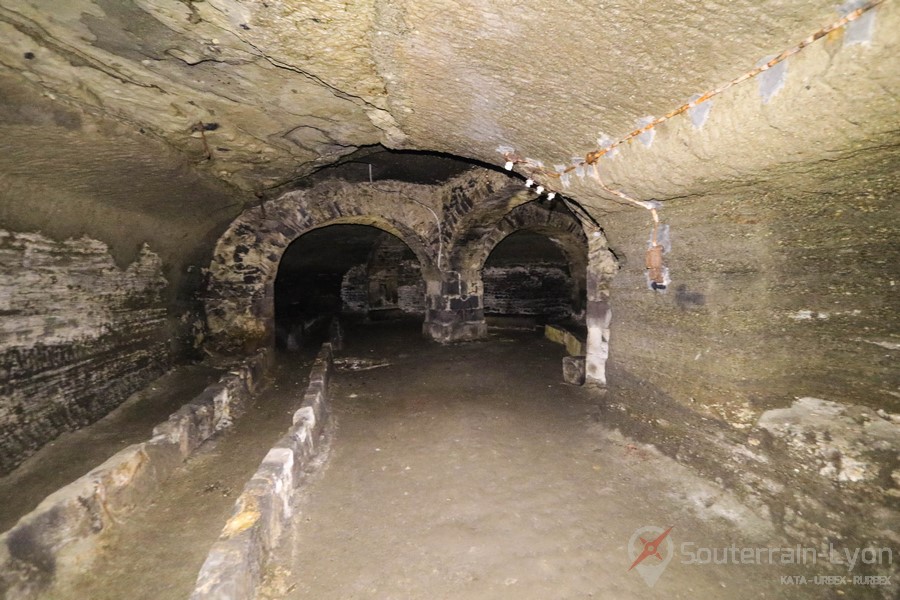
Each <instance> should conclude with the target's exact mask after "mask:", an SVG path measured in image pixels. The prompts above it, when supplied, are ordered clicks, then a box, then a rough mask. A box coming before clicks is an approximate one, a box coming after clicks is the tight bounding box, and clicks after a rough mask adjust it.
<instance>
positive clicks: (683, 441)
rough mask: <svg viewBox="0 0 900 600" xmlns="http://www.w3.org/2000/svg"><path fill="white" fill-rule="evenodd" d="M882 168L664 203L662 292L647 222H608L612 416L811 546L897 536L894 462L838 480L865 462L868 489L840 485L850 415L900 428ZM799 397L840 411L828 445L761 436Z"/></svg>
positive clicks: (862, 165) (892, 255)
mask: <svg viewBox="0 0 900 600" xmlns="http://www.w3.org/2000/svg"><path fill="white" fill-rule="evenodd" d="M883 159H884V157H883V156H881V155H879V154H877V152H868V153H867V152H861V153H859V154H858V155H857V157H856V158H855V159H854V161H853V163H852V164H835V165H834V173H835V174H836V176H835V177H833V178H830V179H822V178H819V177H818V176H805V175H804V174H802V173H797V172H793V173H787V174H785V175H784V177H782V178H781V179H780V180H777V181H776V182H775V183H774V184H773V185H772V186H771V187H768V188H762V187H757V188H752V189H747V188H743V187H737V188H734V189H731V190H723V192H722V193H721V194H718V195H715V196H704V197H696V198H688V199H683V200H679V201H677V202H676V201H673V202H671V203H668V204H667V205H666V207H665V209H664V210H663V211H662V215H663V220H664V223H665V224H666V225H667V226H668V227H669V230H668V236H667V237H668V238H669V240H670V242H671V244H670V251H669V252H668V253H667V254H666V255H665V259H666V263H667V265H668V266H669V268H670V271H671V277H672V283H671V285H670V286H669V287H668V289H667V290H665V291H664V292H659V291H652V290H650V289H649V287H648V281H647V278H646V276H645V273H644V253H645V251H646V249H647V243H648V241H649V237H650V218H649V216H648V215H647V214H646V211H641V210H637V211H636V212H633V213H622V214H619V215H617V216H616V218H615V219H610V220H609V221H608V222H606V223H604V226H605V230H606V233H607V235H608V236H609V239H610V245H611V247H612V249H613V250H614V251H615V252H616V254H617V256H618V257H619V258H620V260H622V261H624V264H623V268H622V270H621V271H620V272H619V273H618V275H617V276H616V277H615V278H614V279H613V281H612V296H611V302H612V312H613V319H612V332H611V341H610V355H609V363H608V370H609V375H608V381H609V396H608V402H607V405H606V408H607V409H608V412H607V418H608V419H609V420H610V422H612V423H615V424H618V425H620V426H622V427H623V428H624V429H626V430H627V431H628V432H630V433H632V434H634V435H637V436H638V437H640V438H641V439H644V440H646V441H649V442H651V443H654V444H656V445H658V446H659V447H660V448H661V449H663V450H664V451H665V452H667V453H669V454H671V455H673V456H675V457H677V458H678V459H679V460H682V461H684V462H686V463H688V464H691V465H693V466H695V467H697V468H698V469H700V470H701V471H703V472H704V473H705V474H706V475H708V476H709V477H710V478H715V479H718V480H719V481H721V482H722V483H723V484H724V485H726V486H727V487H730V488H733V489H736V490H738V491H740V492H742V493H743V494H744V495H745V497H747V498H749V499H751V501H755V502H757V503H758V504H759V505H760V506H762V507H763V508H764V509H765V510H767V511H769V512H770V513H771V515H772V517H773V519H774V520H775V521H776V522H778V523H780V524H782V525H783V527H784V528H785V530H786V531H789V532H791V533H794V534H795V535H797V536H801V537H802V536H804V535H807V536H808V535H810V534H811V533H812V534H816V535H832V534H834V533H835V532H839V533H841V534H842V535H845V536H850V537H849V538H848V539H857V540H860V539H861V540H867V539H874V540H879V539H880V540H884V539H885V535H886V532H890V531H894V532H896V531H898V529H897V525H898V524H897V523H896V518H897V515H898V514H900V513H898V512H897V510H896V508H897V498H898V497H900V471H898V470H897V469H898V465H900V463H898V458H900V457H898V453H897V448H896V446H894V447H893V448H891V447H890V445H888V447H887V448H884V447H875V446H872V447H870V448H868V449H866V450H865V452H863V451H857V450H854V451H853V452H852V454H847V455H846V456H845V457H844V462H845V464H844V465H843V467H849V466H850V465H851V462H850V461H851V460H853V461H863V462H868V464H867V465H865V466H864V471H865V472H866V473H868V476H866V477H864V478H861V479H858V480H857V481H853V480H852V479H851V478H849V477H847V476H844V477H841V476H840V473H841V472H843V471H845V470H846V469H843V468H842V466H841V451H840V448H841V446H842V445H844V442H843V441H841V440H840V439H839V438H840V437H841V435H842V434H839V431H840V430H845V429H846V426H845V421H847V420H848V418H847V417H846V415H857V417H858V421H859V423H860V428H861V427H862V424H863V420H865V419H869V418H872V419H875V420H878V419H885V422H886V424H885V425H882V427H888V426H890V427H894V428H896V427H898V426H900V425H897V424H896V423H895V422H894V421H892V420H891V417H890V413H897V412H900V371H898V370H897V368H896V364H897V359H898V352H900V321H898V315H900V301H898V292H897V286H898V285H900V271H898V265H900V246H898V244H897V243H896V239H895V238H896V231H897V226H898V214H897V211H896V202H897V189H898V186H897V183H898V182H897V177H896V175H886V174H890V173H894V174H895V173H896V172H897V164H898V163H897V157H896V153H894V157H893V158H892V159H890V160H887V161H886V162H885V161H884V160H883ZM847 172H852V173H855V175H854V176H853V177H852V178H846V177H841V176H840V175H839V174H840V173H847ZM664 237H665V236H664ZM801 397H815V398H819V399H822V400H824V401H826V402H833V403H837V404H838V405H839V407H841V410H831V411H830V414H831V415H833V419H832V421H833V422H832V426H831V428H830V430H831V431H830V432H829V427H827V426H825V427H821V426H819V427H818V429H817V430H813V429H810V430H809V431H801V434H799V435H798V436H797V437H795V438H790V439H789V441H788V442H785V441H783V440H780V439H778V437H777V436H773V435H770V434H769V433H767V432H766V430H764V429H763V428H761V427H759V426H758V422H759V420H760V418H761V416H762V415H763V414H764V413H765V412H766V411H769V410H777V409H785V408H787V407H789V406H791V405H792V403H793V401H794V400H795V399H796V398H801ZM877 411H881V412H880V413H878V414H879V415H883V416H878V417H874V415H875V414H876V413H877ZM845 413H846V415H845ZM771 415H772V413H770V415H769V417H771ZM823 419H824V421H822V420H818V421H816V422H817V423H819V424H821V423H822V422H828V420H829V417H828V416H827V415H826V416H825V417H823ZM769 429H772V427H770V428H769ZM800 430H804V427H800ZM789 437H790V436H789ZM831 437H834V440H833V441H829V440H831ZM858 437H859V438H860V439H865V437H866V436H865V435H863V434H862V429H860V435H859V436H858ZM875 442H876V440H875V439H874V438H872V443H873V444H874V443H875ZM854 443H855V441H854ZM797 444H799V445H800V446H803V447H805V448H806V450H808V452H798V451H795V450H796V449H794V450H792V449H791V445H797ZM863 455H865V458H860V457H861V456H863ZM811 457H815V458H814V459H811ZM829 464H831V467H829ZM832 475H833V476H832ZM889 507H893V508H892V509H891V508H889ZM866 536H872V537H871V538H867V537H866ZM896 542H897V540H893V541H892V543H896Z"/></svg>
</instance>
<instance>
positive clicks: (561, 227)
mask: <svg viewBox="0 0 900 600" xmlns="http://www.w3.org/2000/svg"><path fill="white" fill-rule="evenodd" d="M516 231H532V232H534V233H539V234H541V235H544V236H546V237H547V238H549V239H550V241H551V242H553V243H554V244H555V245H556V247H557V248H559V249H560V250H561V251H562V253H563V256H565V257H566V260H567V261H568V263H569V272H570V274H571V276H572V278H573V280H574V281H575V283H576V290H579V291H580V290H583V289H584V285H585V279H586V273H587V261H588V259H587V255H588V242H587V237H586V236H585V234H584V230H583V229H582V227H581V223H579V222H578V221H577V220H576V219H575V218H574V217H572V216H571V215H570V214H569V213H564V212H557V211H554V212H549V211H548V210H547V209H546V208H544V207H542V206H540V205H538V204H536V203H534V202H532V203H529V204H523V205H521V206H518V207H517V208H514V209H512V210H511V211H509V212H508V213H507V214H506V215H505V216H504V217H503V218H502V219H500V220H499V222H497V223H495V224H494V225H493V226H492V227H490V228H487V229H480V230H479V231H477V232H471V233H470V234H469V236H468V237H467V238H463V239H464V240H465V242H464V243H463V244H461V245H458V246H456V247H454V248H452V249H451V254H450V261H451V265H453V266H454V267H455V268H456V269H457V270H459V271H464V272H480V271H481V270H482V269H483V268H484V263H485V261H486V260H487V258H488V256H489V255H490V253H491V252H492V251H493V250H494V248H496V247H497V244H499V243H500V242H502V241H503V240H504V239H505V238H506V237H507V236H508V235H510V234H512V233H515V232H516ZM478 232H480V233H481V235H480V236H479V237H474V236H473V235H472V234H473V233H478Z"/></svg>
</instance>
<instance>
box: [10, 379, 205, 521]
mask: <svg viewBox="0 0 900 600" xmlns="http://www.w3.org/2000/svg"><path fill="white" fill-rule="evenodd" d="M220 373H221V369H219V368H215V367H211V366H208V365H203V364H198V365H183V366H180V367H177V368H175V369H172V370H171V371H169V372H168V373H166V374H165V375H163V376H162V377H159V378H157V379H156V380H154V381H153V382H152V383H151V384H150V385H148V386H147V387H145V388H143V389H142V390H140V391H138V392H135V393H134V394H132V395H131V396H130V397H129V398H128V399H127V400H126V401H125V402H123V403H122V405H121V406H119V407H118V408H117V409H115V410H114V411H112V412H111V413H109V414H108V415H107V416H105V417H104V418H102V419H100V420H99V421H97V422H96V423H94V424H93V425H89V426H88V427H84V428H82V429H79V430H78V431H73V432H70V433H64V434H62V435H61V436H59V437H58V438H56V439H55V440H54V441H52V442H50V443H49V444H47V445H46V446H44V447H43V448H41V449H40V450H39V451H38V452H37V453H36V454H34V455H33V456H31V457H30V458H29V459H28V460H26V461H25V462H24V463H22V465H20V466H19V467H18V468H17V469H16V470H15V471H13V472H12V473H10V474H9V475H7V476H5V477H2V478H0V531H6V530H7V529H9V528H10V527H12V526H13V525H15V524H16V521H18V520H19V519H20V518H21V517H22V516H23V515H25V514H26V513H28V512H29V511H31V510H32V509H34V507H36V506H37V505H38V504H39V503H40V502H41V500H43V499H44V498H46V497H47V496H49V495H50V494H51V493H53V492H55V491H56V490H58V489H59V488H61V487H63V486H64V485H66V484H68V483H71V482H72V481H74V480H76V479H78V478H79V477H81V476H82V475H85V474H86V473H87V472H88V471H90V470H91V469H93V468H94V467H96V466H98V465H100V464H101V463H102V462H103V461H105V460H106V459H107V458H109V457H110V456H112V455H113V454H115V453H116V452H118V451H119V450H122V449H123V448H126V447H128V446H130V445H131V444H139V443H141V442H144V441H147V440H149V439H150V434H151V432H152V431H153V428H154V427H155V426H156V425H157V424H159V423H161V422H162V421H165V420H166V419H167V418H168V416H169V415H170V414H172V413H173V412H175V411H176V410H178V409H179V408H180V407H181V406H182V405H183V404H185V403H186V402H188V401H189V400H191V398H193V397H194V396H196V395H197V394H199V393H200V392H202V391H203V388H205V387H206V386H207V385H209V384H210V383H212V382H213V381H215V380H216V379H217V378H218V377H219V374H220Z"/></svg>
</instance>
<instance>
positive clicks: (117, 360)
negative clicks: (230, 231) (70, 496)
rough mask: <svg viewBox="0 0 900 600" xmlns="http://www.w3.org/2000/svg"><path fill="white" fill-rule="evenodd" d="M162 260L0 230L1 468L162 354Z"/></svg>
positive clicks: (138, 379) (132, 386) (156, 371)
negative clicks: (118, 260) (123, 260)
mask: <svg viewBox="0 0 900 600" xmlns="http://www.w3.org/2000/svg"><path fill="white" fill-rule="evenodd" d="M166 285H167V283H166V280H165V278H164V277H163V275H162V261H161V260H160V258H159V256H158V255H156V254H154V253H153V252H152V251H151V250H150V249H149V248H148V247H146V246H145V247H144V248H143V249H142V250H141V252H140V254H139V255H138V257H137V259H136V260H135V261H134V262H133V263H131V264H130V265H129V266H128V267H127V268H124V269H122V268H119V267H117V266H116V264H115V262H114V260H113V258H112V256H111V255H110V252H109V248H108V247H107V246H106V245H105V244H104V243H102V242H99V241H97V240H93V239H89V238H81V239H78V240H72V239H70V240H67V241H64V242H57V241H54V240H51V239H49V238H47V237H44V236H42V235H39V234H23V233H11V232H9V231H6V230H0V475H3V474H5V473H7V472H9V471H10V470H12V469H13V468H14V467H15V466H16V465H18V464H19V463H20V462H22V460H24V459H25V458H27V457H28V456H29V455H30V454H32V453H33V452H35V451H36V450H37V449H38V448H40V447H41V446H42V445H44V444H45V443H47V442H49V441H50V440H52V439H54V438H55V437H56V436H58V435H59V434H60V433H63V432H64V431H68V430H73V429H76V428H78V427H82V426H84V425H86V424H88V423H91V422H93V421H95V420H97V419H98V418H100V417H102V416H103V415H105V414H106V413H107V412H109V411H110V410H112V409H113V408H115V407H116V406H117V405H118V404H119V403H121V402H122V401H123V400H125V398H127V397H128V395H130V394H131V393H132V392H134V391H135V390H136V389H138V388H140V387H141V386H142V385H145V384H146V383H147V382H148V381H149V380H151V379H152V378H154V377H156V376H158V375H160V374H161V373H162V372H163V371H164V370H165V369H166V368H167V366H168V365H169V363H170V360H171V347H170V343H169V339H168V334H167V327H166V312H167V311H166V306H165V303H164V302H163V299H162V298H163V290H164V288H165V287H166Z"/></svg>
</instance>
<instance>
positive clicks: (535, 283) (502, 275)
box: [481, 264, 572, 320]
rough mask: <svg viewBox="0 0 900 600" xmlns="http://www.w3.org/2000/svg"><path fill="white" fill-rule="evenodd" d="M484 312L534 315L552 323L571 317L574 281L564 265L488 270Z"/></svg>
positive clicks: (499, 267)
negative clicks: (552, 321)
mask: <svg viewBox="0 0 900 600" xmlns="http://www.w3.org/2000/svg"><path fill="white" fill-rule="evenodd" d="M481 278H482V281H483V282H484V312H485V313H486V314H494V315H534V316H539V317H544V318H547V319H551V320H558V319H563V318H566V317H570V316H572V278H571V277H569V274H568V269H566V268H565V265H563V266H562V267H561V266H560V265H540V264H529V265H525V266H516V267H502V266H490V265H489V266H487V267H485V269H484V271H483V272H482V274H481Z"/></svg>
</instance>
